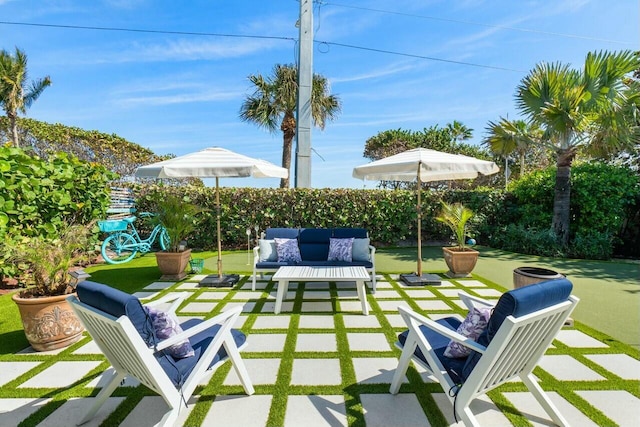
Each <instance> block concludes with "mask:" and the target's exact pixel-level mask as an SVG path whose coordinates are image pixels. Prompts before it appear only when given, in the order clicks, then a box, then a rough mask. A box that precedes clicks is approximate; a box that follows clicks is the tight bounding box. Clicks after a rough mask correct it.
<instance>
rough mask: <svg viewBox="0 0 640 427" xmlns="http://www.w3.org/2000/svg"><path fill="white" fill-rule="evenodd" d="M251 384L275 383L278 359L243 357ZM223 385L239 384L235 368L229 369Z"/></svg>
mask: <svg viewBox="0 0 640 427" xmlns="http://www.w3.org/2000/svg"><path fill="white" fill-rule="evenodd" d="M243 361H244V365H245V366H246V367H247V372H249V378H251V382H252V383H253V385H258V384H271V385H273V384H275V383H276V380H277V379H278V369H279V368H280V359H247V358H245V359H243ZM223 384H224V385H241V384H242V383H241V382H240V378H238V375H237V374H236V370H235V369H231V370H230V371H229V373H228V374H227V377H226V378H225V379H224V382H223Z"/></svg>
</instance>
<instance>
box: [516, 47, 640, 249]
mask: <svg viewBox="0 0 640 427" xmlns="http://www.w3.org/2000/svg"><path fill="white" fill-rule="evenodd" d="M639 63H640V57H639V56H638V55H637V54H636V53H634V52H632V51H621V52H599V53H589V54H588V55H587V58H586V60H585V64H584V69H582V70H573V69H571V68H569V66H568V65H562V64H560V63H554V64H546V63H541V64H538V65H537V66H536V67H535V68H534V69H533V70H532V71H531V72H530V73H529V75H527V76H526V77H525V78H524V79H523V80H522V81H521V82H520V84H519V86H518V88H517V92H516V105H517V107H518V109H519V110H520V112H521V113H523V115H524V116H525V117H526V118H527V119H528V121H529V122H530V123H531V124H532V125H538V126H540V128H541V129H542V131H543V135H542V139H541V140H540V143H541V144H544V145H546V146H548V147H550V148H553V149H554V151H555V153H556V165H557V173H556V186H555V195H554V203H553V221H552V229H553V231H554V233H555V234H556V236H557V238H558V241H559V243H561V244H562V245H565V246H566V245H567V243H568V241H569V226H570V218H571V217H570V210H569V209H570V196H571V164H572V162H573V159H574V158H575V156H576V154H577V152H578V150H580V149H582V150H585V152H587V153H593V152H597V153H603V152H616V151H620V150H622V149H625V148H626V147H629V146H630V145H632V144H635V143H637V142H638V139H639V137H640V134H639V127H638V124H637V122H635V121H634V119H633V117H634V115H633V114H632V112H633V111H634V110H635V109H636V106H637V105H638V98H639V97H640V96H639V94H638V89H637V86H635V85H630V84H629V83H628V80H627V79H626V78H625V77H626V76H627V74H629V73H631V72H633V71H635V70H636V69H637V68H638V66H639Z"/></svg>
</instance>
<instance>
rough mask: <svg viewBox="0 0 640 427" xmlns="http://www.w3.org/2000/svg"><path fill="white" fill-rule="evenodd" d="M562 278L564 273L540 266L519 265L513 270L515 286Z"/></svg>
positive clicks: (519, 286)
mask: <svg viewBox="0 0 640 427" xmlns="http://www.w3.org/2000/svg"><path fill="white" fill-rule="evenodd" d="M562 278H564V275H563V274H560V273H558V272H557V271H553V270H549V269H546V268H540V267H518V268H516V269H514V270H513V286H514V287H515V288H521V287H523V286H526V285H532V284H534V283H538V282H544V281H547V280H555V279H562Z"/></svg>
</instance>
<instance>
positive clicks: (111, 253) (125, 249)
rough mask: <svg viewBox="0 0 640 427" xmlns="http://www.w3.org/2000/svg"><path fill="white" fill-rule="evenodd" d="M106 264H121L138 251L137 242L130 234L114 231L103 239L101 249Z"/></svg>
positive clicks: (130, 258)
mask: <svg viewBox="0 0 640 427" xmlns="http://www.w3.org/2000/svg"><path fill="white" fill-rule="evenodd" d="M100 252H101V253H102V257H103V258H104V260H105V262H107V263H108V264H122V263H125V262H128V261H131V260H132V259H133V257H134V256H136V254H137V253H138V242H137V241H136V239H134V238H133V236H132V235H130V234H127V233H116V234H112V235H111V236H109V237H107V238H106V239H104V242H102V248H101V251H100Z"/></svg>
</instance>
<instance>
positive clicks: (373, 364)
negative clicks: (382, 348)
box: [352, 357, 409, 384]
mask: <svg viewBox="0 0 640 427" xmlns="http://www.w3.org/2000/svg"><path fill="white" fill-rule="evenodd" d="M352 362H353V369H354V370H355V373H356V381H357V382H358V383H359V384H391V381H392V379H393V374H394V373H395V371H396V368H397V367H398V359H396V358H395V357H361V358H356V357H354V358H353V359H352ZM402 382H403V383H408V382H409V381H408V380H407V377H406V376H405V377H404V380H403V381H402Z"/></svg>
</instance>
